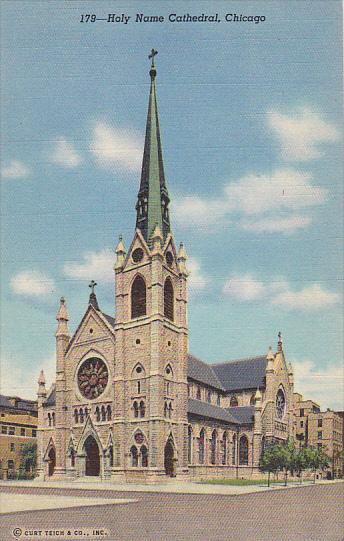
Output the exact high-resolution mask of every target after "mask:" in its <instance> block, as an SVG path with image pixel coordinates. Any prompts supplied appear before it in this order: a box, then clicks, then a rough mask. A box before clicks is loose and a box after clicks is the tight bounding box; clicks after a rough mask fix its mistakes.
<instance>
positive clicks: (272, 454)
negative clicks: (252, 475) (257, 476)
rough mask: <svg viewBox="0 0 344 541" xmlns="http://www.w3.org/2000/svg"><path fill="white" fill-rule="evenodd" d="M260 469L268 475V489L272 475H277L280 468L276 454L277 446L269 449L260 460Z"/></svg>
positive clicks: (271, 446)
mask: <svg viewBox="0 0 344 541" xmlns="http://www.w3.org/2000/svg"><path fill="white" fill-rule="evenodd" d="M259 468H260V470H261V471H262V472H264V473H266V472H267V474H268V487H269V486H270V475H271V473H276V472H277V470H278V468H279V463H278V457H277V453H276V445H270V446H269V447H267V448H266V449H265V450H264V452H263V454H262V457H261V459H260V464H259Z"/></svg>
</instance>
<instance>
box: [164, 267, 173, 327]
mask: <svg viewBox="0 0 344 541" xmlns="http://www.w3.org/2000/svg"><path fill="white" fill-rule="evenodd" d="M173 305H174V294H173V286H172V282H171V280H170V279H169V278H167V279H166V280H165V285H164V315H165V317H167V318H168V319H170V320H171V321H173V319H174V306H173Z"/></svg>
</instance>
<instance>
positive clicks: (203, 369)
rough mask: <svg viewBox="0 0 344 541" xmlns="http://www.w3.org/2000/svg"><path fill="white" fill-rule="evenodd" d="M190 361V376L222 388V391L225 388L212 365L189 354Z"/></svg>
mask: <svg viewBox="0 0 344 541" xmlns="http://www.w3.org/2000/svg"><path fill="white" fill-rule="evenodd" d="M188 361H189V362H188V377H189V378H191V379H194V380H195V381H199V382H200V383H205V384H206V385H209V386H210V387H215V388H216V389H221V390H222V391H223V390H224V389H223V386H222V385H221V383H220V381H219V380H218V378H217V376H216V374H215V373H214V371H213V369H212V367H211V366H210V365H209V364H207V363H204V362H203V361H201V360H200V359H198V358H197V357H194V356H193V355H189V356H188Z"/></svg>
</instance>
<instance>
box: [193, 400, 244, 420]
mask: <svg viewBox="0 0 344 541" xmlns="http://www.w3.org/2000/svg"><path fill="white" fill-rule="evenodd" d="M188 413H189V414H190V415H197V416H198V417H207V418H208V419H217V420H218V421H224V422H226V423H232V424H239V421H238V420H237V419H236V418H235V417H234V416H233V415H232V414H231V413H230V412H229V411H228V410H227V409H224V408H220V406H215V405H214V404H209V403H208V402H202V401H201V400H195V399H194V398H189V399H188Z"/></svg>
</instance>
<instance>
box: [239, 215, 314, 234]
mask: <svg viewBox="0 0 344 541" xmlns="http://www.w3.org/2000/svg"><path fill="white" fill-rule="evenodd" d="M311 221H312V219H311V218H310V216H298V215H297V214H296V215H292V216H290V217H289V218H263V219H262V220H251V221H243V222H242V224H241V227H242V228H243V229H246V230H247V231H253V232H256V233H264V232H266V233H279V232H280V233H293V232H294V231H296V230H297V229H305V228H306V227H308V226H309V225H310V223H311Z"/></svg>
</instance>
